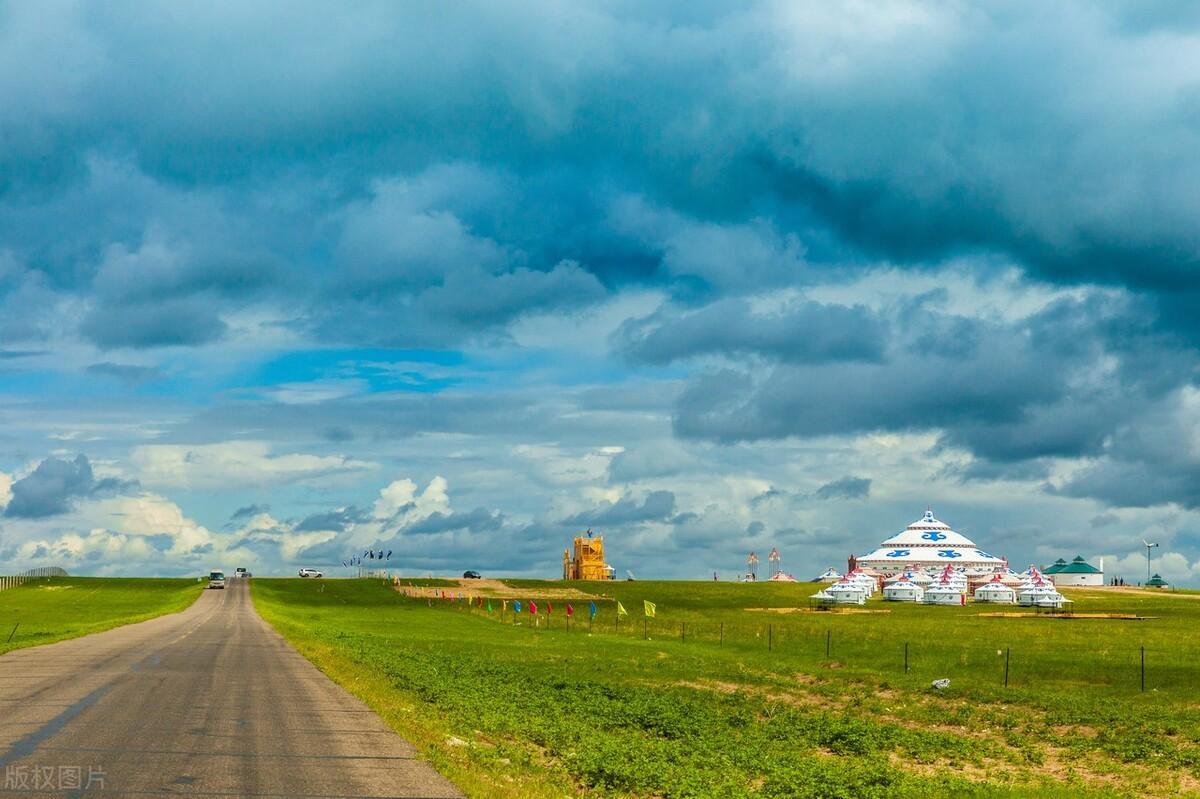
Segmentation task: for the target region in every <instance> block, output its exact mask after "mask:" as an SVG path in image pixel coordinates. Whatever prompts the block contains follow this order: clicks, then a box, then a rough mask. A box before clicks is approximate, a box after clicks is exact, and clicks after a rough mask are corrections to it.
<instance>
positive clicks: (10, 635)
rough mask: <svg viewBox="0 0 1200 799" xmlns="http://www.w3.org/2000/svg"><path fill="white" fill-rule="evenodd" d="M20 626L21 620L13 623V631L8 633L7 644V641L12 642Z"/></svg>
mask: <svg viewBox="0 0 1200 799" xmlns="http://www.w3.org/2000/svg"><path fill="white" fill-rule="evenodd" d="M20 626H21V622H17V623H16V624H14V625H13V629H12V632H11V633H9V634H8V640H7V641H5V642H4V643H6V644H7V643H11V642H12V639H13V636H14V635H16V634H17V628H18V627H20Z"/></svg>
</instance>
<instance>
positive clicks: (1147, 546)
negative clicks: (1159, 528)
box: [1142, 538, 1158, 581]
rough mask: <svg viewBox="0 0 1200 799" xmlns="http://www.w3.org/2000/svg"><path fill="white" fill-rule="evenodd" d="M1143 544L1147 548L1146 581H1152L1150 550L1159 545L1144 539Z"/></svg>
mask: <svg viewBox="0 0 1200 799" xmlns="http://www.w3.org/2000/svg"><path fill="white" fill-rule="evenodd" d="M1142 544H1144V545H1145V547H1146V580H1147V581H1149V580H1150V550H1152V549H1154V548H1155V547H1156V546H1158V544H1151V543H1150V542H1149V541H1147V540H1146V539H1144V538H1143V539H1142Z"/></svg>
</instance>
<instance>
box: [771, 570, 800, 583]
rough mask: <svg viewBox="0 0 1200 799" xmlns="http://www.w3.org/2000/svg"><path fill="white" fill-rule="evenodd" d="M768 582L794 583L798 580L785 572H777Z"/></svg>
mask: <svg viewBox="0 0 1200 799" xmlns="http://www.w3.org/2000/svg"><path fill="white" fill-rule="evenodd" d="M768 582H775V583H794V582H796V578H795V577H793V576H792V575H790V574H784V573H783V572H775V573H774V574H772V575H771V579H770V580H769V581H768Z"/></svg>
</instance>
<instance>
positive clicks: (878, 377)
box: [675, 300, 1189, 461]
mask: <svg viewBox="0 0 1200 799" xmlns="http://www.w3.org/2000/svg"><path fill="white" fill-rule="evenodd" d="M1138 310H1139V309H1138V308H1136V307H1135V308H1130V307H1128V306H1126V305H1125V304H1123V303H1120V302H1115V303H1112V302H1094V301H1091V300H1083V301H1061V302H1057V303H1054V304H1052V305H1051V306H1049V307H1048V308H1046V309H1044V310H1042V311H1040V312H1038V313H1036V314H1034V315H1032V316H1030V317H1027V318H1025V319H1021V320H1017V321H1014V322H1010V323H1005V322H1000V321H987V320H981V319H970V318H965V317H960V316H953V315H950V314H946V313H944V312H942V311H941V310H940V309H939V308H938V307H937V306H936V305H931V304H929V302H927V301H926V302H923V303H922V304H921V305H919V306H917V307H915V308H914V306H911V305H904V306H902V307H901V313H900V315H899V317H898V318H897V320H896V321H895V322H894V323H893V325H892V329H893V330H894V331H895V335H894V336H893V338H892V340H891V341H890V346H889V351H888V354H887V356H886V357H885V358H884V359H883V360H882V361H881V362H879V363H845V362H835V363H829V364H815V365H809V364H805V365H795V364H787V363H783V364H780V365H778V366H776V367H775V368H774V369H772V370H771V371H769V372H767V373H765V374H761V375H759V374H750V373H746V372H742V371H740V370H732V369H726V370H722V371H718V372H712V373H709V374H707V375H704V376H701V377H699V378H697V379H695V380H694V381H693V382H692V383H691V385H690V386H689V387H688V388H687V389H686V390H685V391H684V393H683V394H682V395H681V396H680V399H679V401H678V405H677V414H676V418H675V426H676V430H677V431H678V432H679V433H680V434H682V435H684V436H689V437H698V438H713V439H716V440H722V441H740V440H756V439H764V438H779V437H787V436H800V437H814V436H821V435H839V434H840V435H844V434H858V433H864V432H869V431H874V430H889V431H920V430H941V431H942V435H943V444H944V445H948V446H955V447H963V448H966V449H968V450H970V451H972V452H973V453H975V454H977V455H979V456H981V457H984V458H987V459H989V460H995V461H1018V460H1028V459H1033V458H1041V457H1055V456H1057V457H1076V456H1083V455H1095V454H1099V453H1100V451H1101V449H1102V447H1103V445H1104V442H1105V440H1106V437H1107V436H1110V435H1111V434H1112V433H1113V432H1114V430H1116V429H1117V428H1118V427H1119V426H1120V425H1121V424H1123V423H1124V422H1126V421H1127V420H1128V419H1130V418H1132V417H1133V416H1136V414H1137V413H1138V412H1139V411H1140V410H1141V409H1142V408H1144V407H1145V405H1144V403H1145V402H1148V401H1153V400H1155V399H1157V398H1158V397H1160V396H1162V395H1163V394H1164V393H1166V392H1167V391H1170V390H1173V389H1174V388H1177V387H1178V386H1179V385H1180V384H1181V383H1183V382H1184V381H1186V380H1188V379H1189V372H1178V371H1177V372H1175V373H1174V374H1173V375H1172V376H1171V377H1170V378H1169V379H1166V380H1164V379H1163V375H1161V374H1148V373H1146V372H1144V371H1142V370H1140V369H1138V368H1135V367H1129V366H1127V365H1126V361H1127V360H1129V359H1132V358H1137V357H1140V353H1142V352H1143V350H1144V347H1143V346H1141V344H1144V343H1145V342H1146V341H1147V340H1148V339H1147V337H1148V336H1150V337H1153V336H1154V335H1155V334H1154V333H1153V331H1146V330H1138V329H1136V328H1135V327H1133V326H1130V325H1121V324H1119V319H1120V317H1122V316H1123V315H1127V314H1131V313H1135V312H1137V311H1138ZM948 330H949V331H954V335H953V337H952V338H951V339H949V340H947V338H946V336H945V334H944V333H945V331H948ZM1113 330H1117V331H1120V335H1117V336H1114V335H1111V333H1112V331H1113ZM1139 342H1140V343H1141V344H1140V343H1139ZM1158 346H1159V347H1160V348H1161V349H1162V350H1163V352H1164V354H1163V355H1162V356H1161V358H1160V360H1161V361H1162V362H1164V363H1170V362H1172V359H1171V358H1170V357H1169V353H1170V352H1172V350H1175V351H1177V349H1178V348H1177V345H1176V346H1175V347H1174V348H1173V347H1172V346H1171V344H1170V343H1169V342H1158ZM1114 365H1115V373H1114V374H1105V373H1103V371H1104V370H1106V369H1113V366H1114Z"/></svg>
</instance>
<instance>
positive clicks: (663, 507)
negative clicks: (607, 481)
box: [560, 491, 675, 527]
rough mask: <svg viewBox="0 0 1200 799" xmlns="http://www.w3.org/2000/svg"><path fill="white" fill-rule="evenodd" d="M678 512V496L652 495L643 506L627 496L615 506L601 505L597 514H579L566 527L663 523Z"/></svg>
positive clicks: (653, 492) (667, 492) (649, 495)
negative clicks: (676, 502)
mask: <svg viewBox="0 0 1200 799" xmlns="http://www.w3.org/2000/svg"><path fill="white" fill-rule="evenodd" d="M674 512H675V494H674V493H673V492H671V491H651V492H650V493H649V494H647V495H646V496H645V497H644V498H643V499H642V501H641V502H638V500H637V498H636V497H633V496H624V497H621V498H620V499H618V500H617V501H616V502H602V503H600V505H598V506H597V507H596V508H595V510H592V511H585V512H583V513H577V514H574V515H573V516H568V517H567V518H565V519H563V520H562V521H561V522H560V524H562V525H564V526H567V527H620V526H622V525H628V524H640V523H642V522H654V521H662V520H664V519H667V518H669V517H670V516H671V515H672V514H674Z"/></svg>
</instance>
